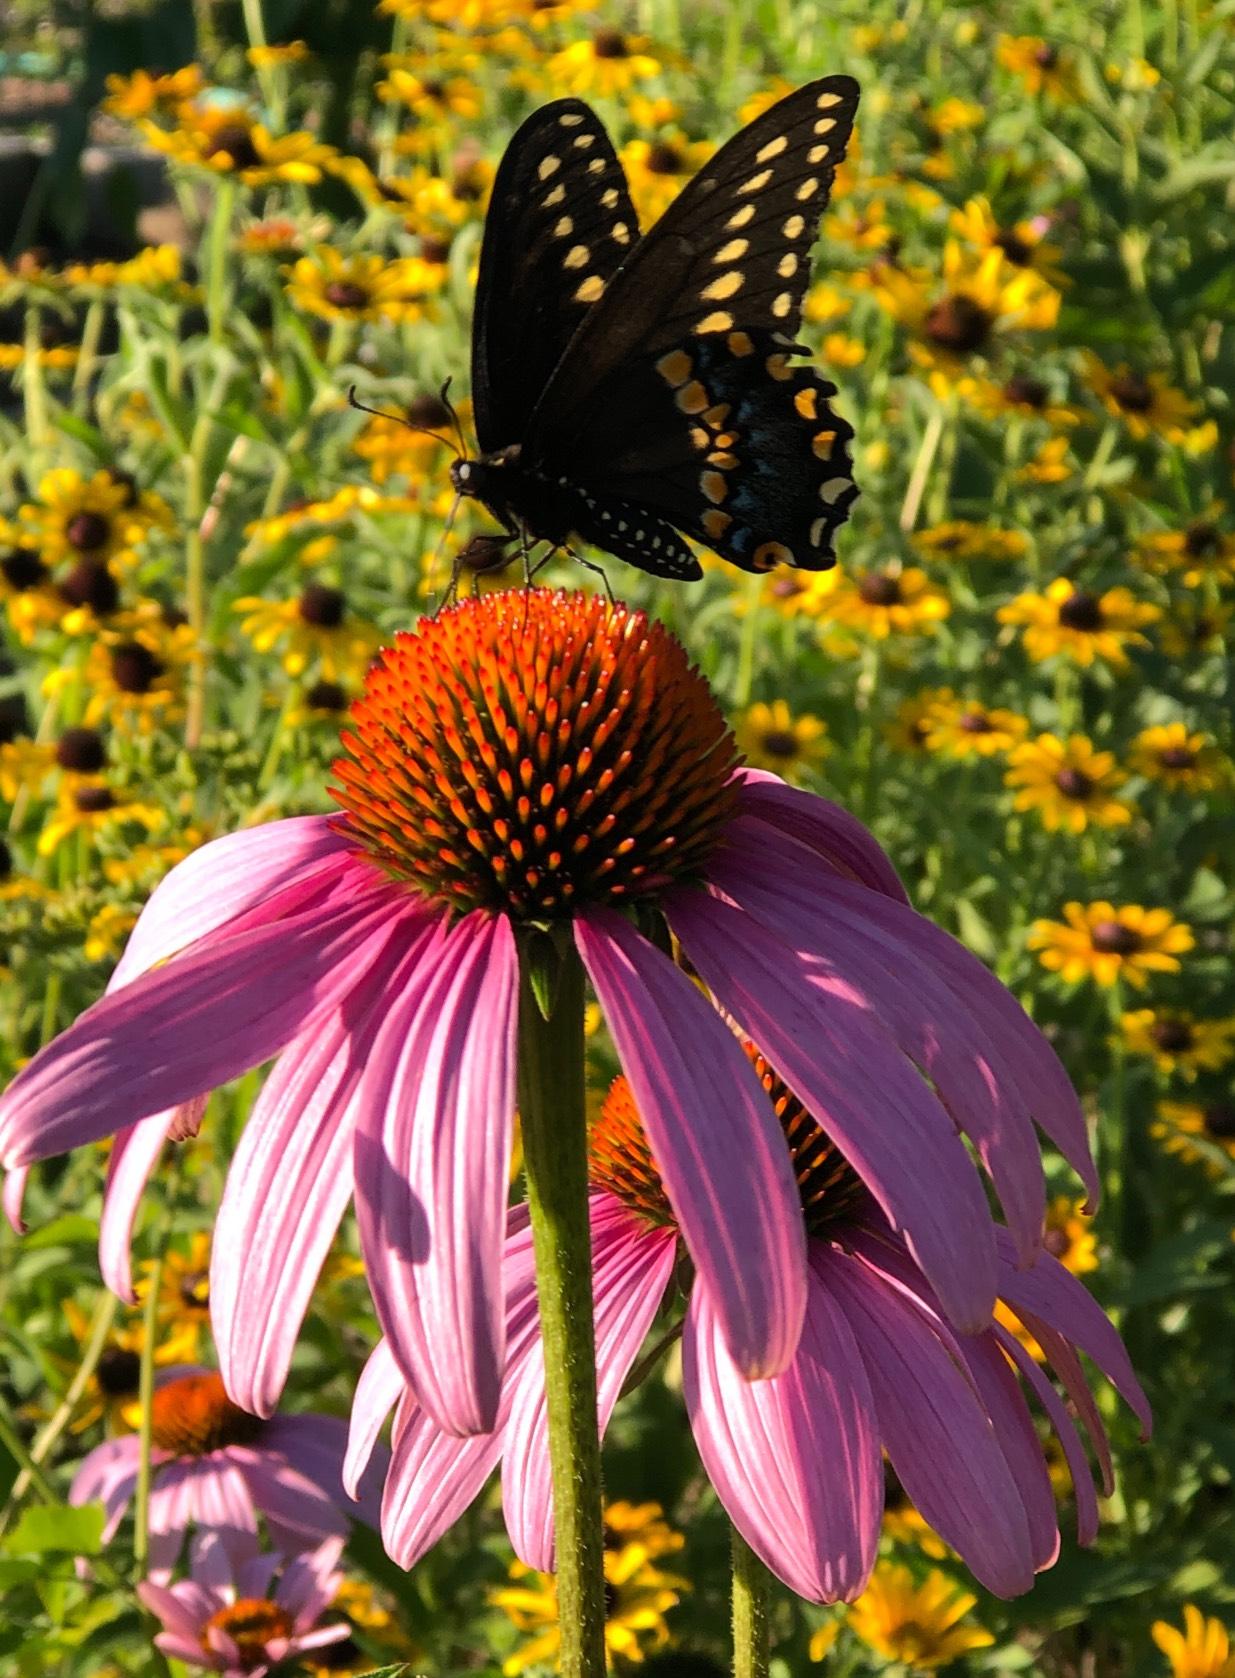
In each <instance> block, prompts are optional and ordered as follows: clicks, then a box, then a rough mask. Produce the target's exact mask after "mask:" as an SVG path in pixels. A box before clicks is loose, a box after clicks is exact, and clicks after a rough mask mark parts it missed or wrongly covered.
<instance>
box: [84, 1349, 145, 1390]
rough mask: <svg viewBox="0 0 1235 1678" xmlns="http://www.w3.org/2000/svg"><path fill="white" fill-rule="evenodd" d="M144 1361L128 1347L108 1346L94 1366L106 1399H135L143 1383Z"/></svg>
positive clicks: (95, 1374)
mask: <svg viewBox="0 0 1235 1678" xmlns="http://www.w3.org/2000/svg"><path fill="white" fill-rule="evenodd" d="M141 1372H142V1360H141V1358H140V1357H139V1356H138V1354H137V1353H136V1352H132V1351H130V1350H129V1349H128V1348H127V1347H126V1346H108V1347H107V1348H106V1349H105V1350H104V1352H103V1355H102V1357H101V1358H100V1359H99V1361H98V1363H97V1364H96V1365H95V1366H94V1378H95V1380H96V1381H97V1382H98V1384H99V1391H100V1392H101V1393H102V1394H103V1396H104V1398H133V1397H135V1396H136V1394H137V1389H138V1386H139V1385H140V1382H141Z"/></svg>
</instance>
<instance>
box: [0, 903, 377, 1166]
mask: <svg viewBox="0 0 1235 1678" xmlns="http://www.w3.org/2000/svg"><path fill="white" fill-rule="evenodd" d="M391 895H392V894H391V888H390V887H389V886H388V885H386V884H384V883H375V884H373V885H371V886H369V887H367V888H365V889H363V890H359V891H357V892H356V893H355V894H354V896H353V897H352V899H351V900H350V901H345V902H344V903H343V904H342V905H340V906H338V907H334V908H332V909H330V910H328V911H325V912H323V911H321V910H320V909H312V910H309V911H307V912H306V913H304V914H301V915H297V916H293V917H291V918H290V919H289V920H285V921H282V922H280V923H278V924H276V925H273V926H263V927H261V928H260V929H259V930H257V931H255V932H248V933H242V934H239V935H238V936H236V937H234V938H226V939H219V940H213V941H211V940H207V941H206V942H205V943H203V944H201V945H199V946H197V947H195V948H194V949H191V950H188V951H186V952H185V953H184V954H183V955H181V956H179V957H177V958H176V960H174V961H171V962H168V963H167V965H166V966H164V967H159V968H156V969H155V970H154V971H152V972H149V973H145V974H143V975H142V977H141V978H139V979H135V980H134V981H133V982H132V983H131V984H128V985H125V986H123V987H122V988H121V989H119V990H116V991H113V992H112V993H111V994H110V995H108V996H105V997H103V998H102V1000H101V1001H99V1002H96V1003H95V1004H94V1006H93V1007H91V1008H88V1009H87V1010H86V1012H85V1013H84V1014H81V1015H80V1016H79V1017H78V1018H77V1019H76V1020H75V1021H74V1023H73V1024H72V1025H71V1026H69V1028H68V1029H67V1031H64V1032H62V1033H61V1035H60V1036H59V1037H57V1038H56V1039H55V1040H54V1042H51V1043H49V1044H48V1045H47V1047H46V1048H44V1049H43V1050H41V1052H40V1053H39V1054H37V1055H36V1056H35V1057H34V1059H33V1060H32V1061H31V1062H30V1064H29V1065H28V1066H26V1067H24V1068H23V1069H22V1071H21V1072H19V1073H18V1075H17V1077H16V1078H15V1079H14V1080H13V1082H12V1084H10V1086H9V1088H8V1091H7V1093H6V1094H5V1097H4V1100H3V1102H2V1103H0V1152H2V1154H3V1159H4V1162H5V1163H6V1164H11V1165H25V1164H28V1163H29V1162H30V1161H32V1160H35V1159H46V1158H47V1157H49V1156H50V1155H52V1154H60V1153H66V1152H67V1151H68V1150H69V1149H70V1148H75V1147H79V1146H81V1144H82V1143H85V1142H94V1141H97V1140H98V1139H99V1138H100V1137H102V1136H106V1135H107V1134H108V1133H109V1132H111V1131H114V1130H117V1129H119V1128H120V1127H121V1125H123V1124H128V1123H131V1122H132V1121H133V1120H135V1119H141V1118H145V1117H147V1116H148V1115H149V1114H151V1113H157V1112H159V1111H161V1110H163V1109H165V1108H169V1107H174V1106H176V1105H178V1104H179V1103H181V1102H184V1101H188V1100H189V1099H190V1098H191V1097H193V1096H195V1095H200V1094H201V1093H202V1092H203V1091H204V1090H209V1089H213V1088H214V1087H215V1086H216V1085H218V1084H222V1083H226V1082H227V1081H228V1080H229V1079H230V1078H234V1077H237V1076H238V1075H239V1074H240V1073H242V1072H246V1071H248V1070H249V1069H250V1068H251V1067H253V1066H257V1065H259V1064H260V1063H261V1062H262V1061H264V1060H268V1059H269V1058H270V1057H271V1056H272V1055H274V1054H277V1053H278V1051H279V1050H280V1049H281V1048H283V1047H284V1045H285V1044H286V1043H287V1042H289V1041H290V1039H291V1038H292V1037H294V1036H296V1035H297V1033H299V1032H301V1031H306V1030H309V1029H311V1028H312V1027H313V1025H314V1024H315V1023H316V1022H318V1021H320V1020H322V1019H324V1018H326V1017H327V1016H328V1015H329V1014H330V1013H331V1012H332V1011H333V1010H334V1009H335V1008H337V1007H338V1006H339V1005H340V1003H341V1002H342V1001H343V999H344V997H345V996H346V995H347V993H348V992H349V991H350V990H351V989H352V987H353V986H354V985H355V983H356V981H357V979H358V977H359V976H360V975H361V974H363V972H364V970H365V967H366V965H367V962H368V960H369V959H370V957H371V956H372V954H373V953H374V951H375V949H376V948H378V947H380V945H381V944H382V943H384V942H385V939H386V938H387V937H388V936H389V922H390V915H391ZM396 901H397V900H396Z"/></svg>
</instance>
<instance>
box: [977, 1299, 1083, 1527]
mask: <svg viewBox="0 0 1235 1678" xmlns="http://www.w3.org/2000/svg"><path fill="white" fill-rule="evenodd" d="M993 1333H994V1335H995V1338H996V1339H997V1340H998V1342H999V1344H1000V1345H1001V1346H1002V1347H1003V1349H1004V1351H1005V1352H1007V1354H1008V1356H1009V1357H1010V1358H1012V1359H1013V1361H1014V1362H1015V1364H1016V1366H1017V1368H1018V1369H1019V1370H1020V1372H1021V1374H1022V1375H1023V1376H1024V1377H1025V1380H1026V1381H1027V1382H1028V1383H1029V1385H1030V1387H1031V1388H1032V1389H1033V1392H1034V1394H1035V1396H1036V1397H1037V1399H1038V1402H1039V1403H1040V1404H1041V1406H1042V1408H1043V1409H1044V1410H1045V1411H1046V1414H1047V1419H1048V1420H1049V1421H1050V1424H1051V1426H1052V1427H1053V1428H1054V1430H1055V1434H1056V1437H1057V1438H1058V1440H1059V1444H1060V1447H1061V1448H1062V1450H1063V1454H1064V1461H1065V1462H1066V1463H1067V1465H1068V1473H1069V1474H1070V1476H1071V1478H1072V1488H1073V1490H1074V1491H1075V1493H1076V1539H1077V1543H1078V1544H1092V1543H1093V1541H1094V1539H1095V1538H1096V1537H1097V1536H1098V1495H1097V1493H1096V1492H1095V1490H1094V1483H1093V1475H1092V1474H1091V1473H1090V1472H1089V1462H1088V1460H1087V1458H1086V1456H1085V1447H1084V1446H1083V1445H1082V1444H1081V1436H1080V1434H1079V1433H1078V1432H1077V1430H1076V1423H1075V1422H1074V1421H1073V1419H1072V1414H1071V1412H1070V1411H1069V1409H1068V1407H1067V1405H1066V1404H1065V1403H1064V1402H1063V1400H1062V1399H1061V1398H1060V1396H1059V1394H1058V1393H1057V1392H1056V1391H1055V1389H1054V1387H1053V1386H1052V1385H1051V1383H1050V1382H1049V1381H1048V1380H1047V1378H1046V1376H1045V1375H1044V1374H1043V1373H1042V1371H1041V1370H1040V1369H1039V1368H1038V1366H1037V1364H1036V1363H1035V1362H1034V1360H1033V1358H1032V1357H1031V1356H1030V1355H1029V1353H1028V1352H1027V1351H1026V1350H1025V1348H1024V1347H1023V1346H1022V1345H1021V1343H1020V1342H1019V1341H1018V1340H1017V1339H1016V1337H1015V1336H1014V1335H1011V1334H1009V1333H1008V1331H1007V1330H1006V1329H1004V1328H1001V1327H999V1325H998V1324H997V1325H996V1326H995V1328H994V1330H993Z"/></svg>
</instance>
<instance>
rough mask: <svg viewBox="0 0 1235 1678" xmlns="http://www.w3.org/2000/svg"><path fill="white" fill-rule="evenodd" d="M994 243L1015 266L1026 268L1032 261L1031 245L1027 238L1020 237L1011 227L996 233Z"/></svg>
mask: <svg viewBox="0 0 1235 1678" xmlns="http://www.w3.org/2000/svg"><path fill="white" fill-rule="evenodd" d="M993 242H994V244H995V245H996V247H997V248H998V249H999V250H1001V251H1002V252H1003V254H1004V255H1005V256H1006V257H1007V259H1008V261H1009V262H1011V263H1012V264H1013V265H1014V266H1015V267H1017V268H1027V267H1028V266H1029V264H1030V263H1031V262H1032V261H1033V246H1032V245H1031V244H1030V243H1029V241H1028V240H1027V239H1022V238H1021V236H1020V234H1019V233H1014V232H1013V231H1012V230H1011V228H1008V229H1007V230H1006V231H1003V232H999V233H996V235H995V238H994V241H993Z"/></svg>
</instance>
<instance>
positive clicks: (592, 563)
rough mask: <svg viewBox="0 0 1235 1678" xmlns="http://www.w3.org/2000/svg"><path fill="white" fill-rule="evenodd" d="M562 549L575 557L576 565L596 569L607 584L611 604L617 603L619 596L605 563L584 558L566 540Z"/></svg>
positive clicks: (568, 555)
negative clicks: (616, 594)
mask: <svg viewBox="0 0 1235 1678" xmlns="http://www.w3.org/2000/svg"><path fill="white" fill-rule="evenodd" d="M561 551H562V552H563V553H564V554H566V555H567V557H568V558H570V559H573V560H574V562H575V564H576V565H582V567H583V569H584V570H585V571H595V573H596V575H597V576H598V577H599V578H600V580H601V582H602V583H603V584H604V585H605V593H606V594H607V595H608V596H609V604H610V606H616V605H617V597H616V596H615V594H614V592H613V586H612V584H611V583H610V581H609V573H608V572H607V571H606V570H605V568H604V566H603V565H597V563H596V561H595V560H594V559H584V557H583V555H582V554H581V553H578V552H576V550H575V549H574V548H571V547H568V546H567V545H566V543H565V542H563V543H562V544H561Z"/></svg>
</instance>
